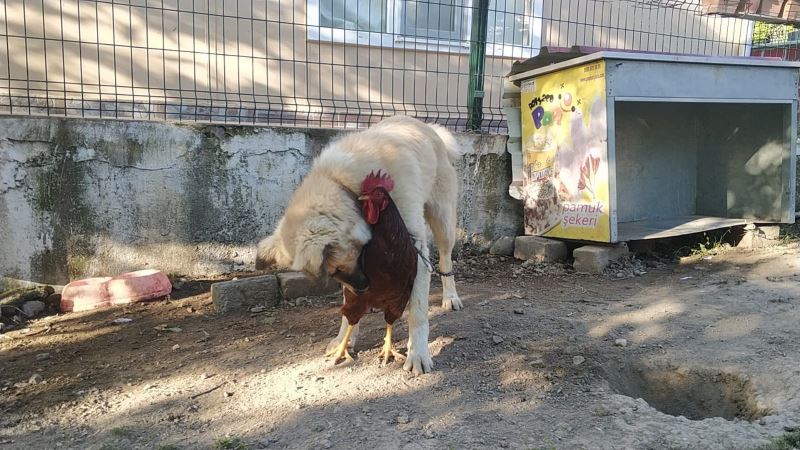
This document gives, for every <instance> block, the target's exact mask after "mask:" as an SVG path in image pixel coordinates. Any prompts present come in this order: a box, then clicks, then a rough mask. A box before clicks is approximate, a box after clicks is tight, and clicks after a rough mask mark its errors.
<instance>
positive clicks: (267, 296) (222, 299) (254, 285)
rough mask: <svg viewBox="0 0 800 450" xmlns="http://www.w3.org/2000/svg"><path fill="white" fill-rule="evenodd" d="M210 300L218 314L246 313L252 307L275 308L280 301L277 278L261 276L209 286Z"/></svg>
mask: <svg viewBox="0 0 800 450" xmlns="http://www.w3.org/2000/svg"><path fill="white" fill-rule="evenodd" d="M211 299H212V301H213V302H214V308H216V310H217V311H218V312H222V313H225V312H235V311H246V310H248V309H250V308H251V307H253V306H258V305H263V306H277V305H278V303H280V301H281V294H280V287H279V285H278V277H276V276H275V275H262V276H258V277H250V278H242V279H240V280H233V281H223V282H221V283H214V284H212V285H211Z"/></svg>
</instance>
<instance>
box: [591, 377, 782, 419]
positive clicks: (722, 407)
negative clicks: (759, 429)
mask: <svg viewBox="0 0 800 450" xmlns="http://www.w3.org/2000/svg"><path fill="white" fill-rule="evenodd" d="M605 372H606V379H607V381H608V383H609V385H610V386H611V388H612V389H613V390H614V391H615V392H616V393H618V394H622V395H627V396H628V397H633V398H641V399H643V400H644V401H646V402H647V404H648V405H650V406H652V407H653V408H655V409H657V410H658V411H661V412H662V413H664V414H669V415H671V416H683V417H686V418H687V419H690V420H703V419H707V418H709V417H722V418H724V419H728V420H732V419H742V420H748V421H753V420H758V419H760V418H762V417H764V416H766V415H768V414H770V411H769V410H767V409H766V408H760V407H759V406H758V402H757V401H756V394H755V390H754V389H753V386H752V384H751V382H750V380H746V379H743V378H742V377H740V376H739V375H736V374H732V373H727V372H722V371H718V370H709V369H698V368H687V367H660V368H654V367H645V366H642V365H626V366H625V367H623V368H622V369H621V370H620V369H617V370H606V371H605Z"/></svg>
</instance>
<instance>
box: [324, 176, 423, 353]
mask: <svg viewBox="0 0 800 450" xmlns="http://www.w3.org/2000/svg"><path fill="white" fill-rule="evenodd" d="M393 188H394V181H393V180H392V178H391V177H390V176H389V174H386V173H384V174H381V171H380V170H378V173H377V174H376V173H374V172H371V173H370V174H369V175H367V177H366V178H365V179H364V181H363V182H362V184H361V194H360V195H359V197H358V200H359V201H360V202H361V209H362V212H363V215H364V218H365V219H366V221H367V223H368V224H369V225H370V228H371V231H372V239H371V240H370V241H369V242H367V243H366V244H365V245H364V247H363V248H362V250H361V256H360V259H361V261H360V265H361V267H362V269H363V272H364V275H366V278H367V282H368V287H367V288H366V289H364V290H354V289H349V288H347V287H345V288H344V298H345V302H344V305H343V306H342V315H344V317H345V318H346V319H347V322H348V324H349V326H348V327H347V330H346V332H345V335H344V339H342V341H341V343H340V344H339V345H338V346H337V347H335V348H333V349H331V351H330V352H328V353H327V354H326V356H334V357H335V360H334V363H337V362H339V361H340V360H341V359H342V358H344V359H347V360H350V359H352V357H351V356H350V354H349V353H348V352H347V346H348V341H349V340H350V335H351V334H352V331H353V327H354V326H355V325H356V324H357V323H358V322H359V320H361V318H362V317H363V316H364V315H365V314H366V313H367V311H368V310H369V309H370V307H372V308H377V309H382V310H383V315H384V319H385V320H386V337H385V338H384V341H383V350H382V351H381V353H380V355H379V358H381V359H382V361H381V366H386V365H387V364H388V363H389V360H390V358H392V357H394V358H395V359H396V360H401V359H404V358H405V357H404V356H403V355H402V354H400V353H399V352H397V351H396V350H395V349H394V347H393V345H392V325H393V324H394V322H395V321H396V320H397V319H399V318H400V317H401V316H402V315H403V311H405V309H406V305H407V304H408V300H409V298H410V297H411V290H412V288H413V286H414V279H415V278H416V276H417V249H416V248H415V247H414V241H413V240H412V238H411V235H410V234H409V232H408V229H407V228H406V225H405V222H403V218H402V217H401V216H400V212H399V211H398V210H397V206H396V205H395V203H394V201H393V200H392V197H390V196H389V192H390V191H391V190H392V189H393Z"/></svg>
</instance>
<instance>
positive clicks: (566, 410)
mask: <svg viewBox="0 0 800 450" xmlns="http://www.w3.org/2000/svg"><path fill="white" fill-rule="evenodd" d="M649 266H651V267H646V268H645V269H644V270H645V271H646V272H647V273H644V274H641V273H639V275H640V276H635V275H631V274H629V276H628V275H626V276H625V277H624V278H620V279H617V277H616V276H611V277H601V276H588V275H578V274H574V273H571V272H570V271H568V270H567V271H565V270H562V269H560V268H558V267H555V268H553V267H547V268H546V270H542V268H541V267H524V266H522V265H521V264H520V263H519V262H516V261H512V260H510V259H504V260H500V258H490V257H486V256H481V257H476V258H469V259H465V260H463V261H462V262H461V263H460V264H459V265H458V266H457V270H458V273H459V275H458V282H459V285H458V288H459V291H460V294H461V297H462V299H463V300H464V301H465V309H464V310H462V311H459V312H448V313H444V312H443V311H442V310H441V308H440V307H439V305H438V304H439V302H440V299H441V295H440V294H441V290H440V289H441V288H440V285H438V283H434V287H433V290H432V296H431V304H432V307H431V309H430V319H431V332H430V336H431V343H430V346H431V351H432V354H433V357H434V364H435V370H434V372H433V373H431V374H428V375H425V376H422V377H419V378H410V377H409V375H408V374H407V373H406V372H404V371H403V370H402V369H401V364H400V363H394V364H392V365H390V366H389V367H386V368H381V367H379V365H378V360H377V354H378V349H379V347H380V344H381V342H382V337H383V332H384V324H383V322H382V314H380V313H378V314H370V315H368V316H367V317H366V318H365V319H364V320H363V321H362V330H361V335H360V336H359V340H358V343H357V345H356V350H357V356H356V360H355V362H354V363H352V364H351V365H349V366H348V365H345V366H337V367H333V366H331V363H330V361H328V360H326V359H325V358H324V357H323V356H322V354H323V353H324V349H325V346H326V344H327V342H328V340H329V339H330V338H332V337H333V336H335V335H336V332H337V330H338V324H339V315H338V313H337V307H338V302H339V299H338V298H336V297H333V298H331V297H328V298H313V299H307V300H306V301H300V302H298V303H300V304H299V305H284V306H281V307H279V308H276V309H272V310H267V311H264V312H261V313H250V314H242V315H229V316H219V315H216V314H215V313H214V311H213V309H212V306H211V300H210V297H209V294H208V289H209V286H210V282H208V281H194V282H191V283H189V284H187V285H186V286H184V287H183V288H182V289H181V290H178V291H175V292H174V293H173V295H172V297H171V299H169V300H167V301H159V302H154V303H149V304H142V305H135V306H131V307H127V308H116V309H108V310H103V311H96V312H88V313H74V314H67V315H63V316H58V317H49V318H45V319H41V320H38V321H35V322H33V323H31V324H30V327H29V329H27V330H19V331H14V332H10V333H7V334H5V335H0V449H5V448H19V449H45V448H58V449H61V448H64V449H65V448H75V449H128V448H134V449H135V448H142V449H145V448H147V449H151V448H163V449H168V448H185V449H194V448H236V445H237V444H241V448H342V449H349V448H375V449H395V448H398V449H399V448H402V449H428V448H430V449H450V448H453V449H466V448H527V449H529V448H570V449H572V448H586V449H589V448H591V449H598V448H609V449H610V448H642V449H645V448H653V449H655V448H658V449H661V448H697V449H715V448H719V449H723V448H724V449H731V448H736V449H739V448H753V447H756V446H758V445H760V444H763V443H765V442H767V441H768V440H769V439H770V438H773V437H775V436H779V435H781V434H782V433H783V432H784V431H785V430H792V429H793V428H794V427H797V426H798V425H800V352H798V347H800V327H798V321H799V320H800V308H798V306H800V250H799V249H798V247H797V246H796V245H793V246H783V247H779V248H775V249H771V250H758V251H748V252H742V251H732V252H727V253H724V254H721V255H716V256H713V257H712V258H710V259H702V258H701V259H698V261H697V262H696V263H692V264H684V265H675V264H672V265H662V266H661V267H652V266H655V264H650V265H649ZM642 267H645V266H642ZM117 318H129V319H132V321H131V322H130V323H126V324H114V323H112V320H114V319H117ZM162 325H164V326H162ZM397 328H398V330H397V332H396V338H397V340H398V343H399V345H398V347H399V349H400V350H401V351H404V349H405V340H404V339H405V337H406V333H407V329H406V325H405V320H403V321H402V325H401V326H398V327H397ZM621 339H624V340H625V341H624V342H623V341H621ZM31 380H33V381H34V382H31ZM640 397H641V398H640ZM700 419H704V420H700Z"/></svg>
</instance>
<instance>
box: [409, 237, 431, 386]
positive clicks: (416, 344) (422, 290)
mask: <svg viewBox="0 0 800 450" xmlns="http://www.w3.org/2000/svg"><path fill="white" fill-rule="evenodd" d="M422 248H423V250H424V251H425V253H427V249H428V247H427V246H426V245H424V244H423V246H422ZM426 258H427V255H426ZM430 285H431V273H430V271H429V270H428V268H427V266H425V263H423V262H422V261H421V260H420V261H418V263H417V277H416V278H415V279H414V287H413V289H412V290H411V299H410V300H409V302H408V357H407V358H406V362H405V364H403V369H405V370H408V371H411V372H412V373H413V374H414V375H415V376H418V375H422V374H423V373H428V372H430V371H431V370H433V360H432V359H431V353H430V351H429V350H428V294H429V293H430Z"/></svg>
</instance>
